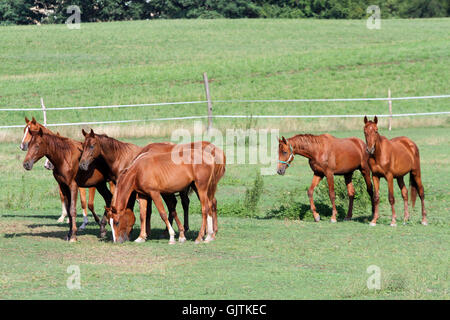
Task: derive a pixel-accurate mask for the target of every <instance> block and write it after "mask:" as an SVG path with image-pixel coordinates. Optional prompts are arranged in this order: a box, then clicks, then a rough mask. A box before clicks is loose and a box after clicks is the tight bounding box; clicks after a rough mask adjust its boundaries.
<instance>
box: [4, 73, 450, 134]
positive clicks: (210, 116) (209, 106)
mask: <svg viewBox="0 0 450 320" xmlns="http://www.w3.org/2000/svg"><path fill="white" fill-rule="evenodd" d="M204 81H205V89H206V96H207V100H205V101H180V102H161V103H146V104H124V105H109V106H84V107H83V106H82V107H55V108H48V107H45V106H44V103H43V100H42V98H41V108H0V112H24V111H25V112H28V111H43V113H44V118H45V119H46V118H47V117H46V115H47V112H52V111H67V110H88V109H114V108H136V107H155V106H177V105H188V104H207V115H204V116H202V115H198V116H184V117H168V118H153V119H131V120H111V121H90V122H71V123H68V122H67V123H47V124H46V125H47V126H49V127H57V126H78V125H92V124H119V123H135V122H147V121H170V120H192V119H208V128H209V127H212V119H214V118H266V119H270V118H309V119H311V118H312V119H313V118H356V117H364V116H365V115H361V114H345V115H340V114H329V115H213V113H212V104H217V103H298V102H355V101H388V102H389V105H390V107H389V114H378V115H377V116H379V117H390V120H391V119H392V117H410V116H434V115H446V114H450V110H449V111H440V112H421V113H400V114H392V101H396V100H421V99H444V98H450V94H446V95H432V96H415V97H397V98H392V97H391V96H390V90H389V96H388V97H387V98H342V99H340V98H337V99H265V100H264V99H263V100H212V99H211V98H210V96H209V94H208V93H209V90H208V82H207V76H206V73H205V74H204ZM23 126H24V125H23V124H18V125H3V126H0V129H8V128H22V127H23Z"/></svg>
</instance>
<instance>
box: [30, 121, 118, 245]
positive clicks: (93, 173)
mask: <svg viewBox="0 0 450 320" xmlns="http://www.w3.org/2000/svg"><path fill="white" fill-rule="evenodd" d="M30 134H31V136H32V139H31V140H30V142H29V147H28V152H27V155H26V156H25V159H24V161H23V167H24V168H25V169H26V170H31V169H32V168H33V164H34V163H35V162H36V161H38V160H39V159H41V158H42V157H44V156H45V157H47V158H48V159H49V160H50V161H51V163H52V164H53V166H54V169H53V176H54V177H55V180H56V181H57V182H58V184H59V186H60V188H61V191H62V193H63V195H64V202H65V205H66V209H67V211H68V212H69V213H70V215H69V224H70V228H69V233H68V235H67V237H66V240H69V241H70V242H75V241H76V240H77V238H76V232H77V226H76V213H77V212H76V210H77V208H76V202H77V193H78V188H79V187H95V188H96V189H97V190H98V191H99V192H100V194H101V195H102V196H103V198H104V199H105V203H106V205H107V206H110V204H111V198H112V195H111V192H110V191H109V190H108V188H107V187H106V179H105V172H106V169H104V168H100V166H96V169H92V170H88V171H82V170H78V163H79V159H80V157H81V151H82V148H81V147H82V145H81V142H78V141H75V140H72V139H69V138H65V137H61V136H57V135H55V134H52V133H44V132H43V129H42V128H39V130H38V131H32V130H31V131H30ZM94 218H96V221H97V223H98V222H99V219H98V217H96V216H94ZM104 220H105V221H106V217H104ZM105 224H106V223H105ZM101 227H102V225H100V232H102V231H103V230H102V229H101ZM103 228H104V226H103ZM104 232H105V233H106V231H104Z"/></svg>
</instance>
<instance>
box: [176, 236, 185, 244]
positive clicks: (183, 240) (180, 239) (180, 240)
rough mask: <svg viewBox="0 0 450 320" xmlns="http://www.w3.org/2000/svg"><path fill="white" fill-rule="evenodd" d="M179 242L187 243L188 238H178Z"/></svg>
mask: <svg viewBox="0 0 450 320" xmlns="http://www.w3.org/2000/svg"><path fill="white" fill-rule="evenodd" d="M178 242H179V243H185V242H186V238H184V237H183V238H178Z"/></svg>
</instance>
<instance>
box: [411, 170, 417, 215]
mask: <svg viewBox="0 0 450 320" xmlns="http://www.w3.org/2000/svg"><path fill="white" fill-rule="evenodd" d="M409 187H410V189H411V204H412V207H413V209H414V206H415V205H416V199H417V190H418V186H417V182H416V180H415V179H414V176H413V174H412V173H409Z"/></svg>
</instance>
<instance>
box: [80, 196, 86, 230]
mask: <svg viewBox="0 0 450 320" xmlns="http://www.w3.org/2000/svg"><path fill="white" fill-rule="evenodd" d="M79 190H80V202H81V209H83V223H82V224H81V226H80V230H84V229H85V228H86V225H87V224H88V218H87V204H86V189H85V188H79Z"/></svg>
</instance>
